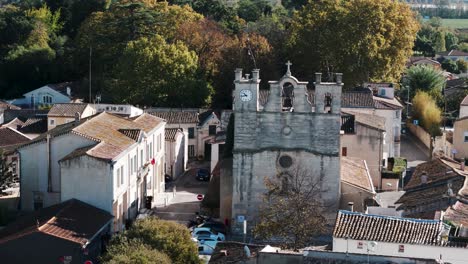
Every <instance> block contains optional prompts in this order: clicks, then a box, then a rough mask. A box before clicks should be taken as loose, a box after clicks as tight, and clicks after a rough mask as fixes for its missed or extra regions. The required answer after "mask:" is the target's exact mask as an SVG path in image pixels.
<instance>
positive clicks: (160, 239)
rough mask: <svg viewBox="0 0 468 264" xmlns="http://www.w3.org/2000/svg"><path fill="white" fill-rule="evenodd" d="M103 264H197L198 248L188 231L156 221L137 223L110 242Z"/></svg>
mask: <svg viewBox="0 0 468 264" xmlns="http://www.w3.org/2000/svg"><path fill="white" fill-rule="evenodd" d="M102 260H103V262H104V263H142V264H143V263H148V264H149V263H161V264H165V263H176V264H177V263H180V264H198V263H200V259H199V258H198V250H197V245H196V243H194V242H193V241H192V240H191V235H190V232H189V230H188V229H187V228H186V227H185V226H182V225H180V224H177V223H175V222H172V221H165V220H160V219H157V218H153V217H150V218H146V219H141V220H137V221H136V222H135V223H134V224H133V225H132V227H130V229H129V230H127V231H125V232H124V233H123V234H121V235H118V236H116V237H114V238H113V239H112V240H111V243H110V246H109V248H108V250H107V253H106V254H105V255H104V256H103V257H102Z"/></svg>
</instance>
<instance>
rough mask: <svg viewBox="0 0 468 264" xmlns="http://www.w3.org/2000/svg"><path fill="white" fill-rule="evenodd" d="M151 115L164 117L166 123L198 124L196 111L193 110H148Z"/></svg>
mask: <svg viewBox="0 0 468 264" xmlns="http://www.w3.org/2000/svg"><path fill="white" fill-rule="evenodd" d="M148 113H149V114H151V115H154V116H157V117H159V118H162V119H165V120H166V121H167V123H168V124H179V123H180V124H191V123H197V124H198V112H195V111H176V110H174V111H167V112H148Z"/></svg>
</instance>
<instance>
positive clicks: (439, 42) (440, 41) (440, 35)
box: [434, 30, 447, 52]
mask: <svg viewBox="0 0 468 264" xmlns="http://www.w3.org/2000/svg"><path fill="white" fill-rule="evenodd" d="M434 49H435V51H436V52H442V51H446V50H447V49H446V48H445V33H444V32H443V31H440V30H439V31H437V33H436V34H435V36H434Z"/></svg>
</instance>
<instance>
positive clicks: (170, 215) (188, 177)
mask: <svg viewBox="0 0 468 264" xmlns="http://www.w3.org/2000/svg"><path fill="white" fill-rule="evenodd" d="M191 166H192V168H191V169H189V170H188V171H186V172H185V173H184V174H183V175H182V176H180V177H179V178H178V179H177V180H176V181H175V182H174V185H175V186H176V195H175V197H174V198H172V199H171V200H170V202H169V205H168V206H166V207H164V206H159V207H157V208H156V209H155V210H156V215H157V216H158V217H159V218H161V219H165V220H173V221H177V222H179V223H182V224H186V223H187V222H188V221H189V220H190V219H193V218H194V216H195V213H196V212H198V211H199V210H200V201H198V200H197V194H205V193H206V191H207V190H208V182H200V181H197V180H196V179H195V174H196V171H197V169H198V168H200V167H205V168H206V164H200V163H196V164H191Z"/></svg>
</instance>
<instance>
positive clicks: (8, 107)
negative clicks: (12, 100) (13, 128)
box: [0, 100, 21, 110]
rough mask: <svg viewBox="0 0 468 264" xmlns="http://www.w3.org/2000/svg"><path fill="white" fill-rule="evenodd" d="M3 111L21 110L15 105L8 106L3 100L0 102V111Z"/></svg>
mask: <svg viewBox="0 0 468 264" xmlns="http://www.w3.org/2000/svg"><path fill="white" fill-rule="evenodd" d="M2 109H3V110H4V109H15V110H19V109H21V108H20V107H18V106H16V105H12V104H9V103H8V102H5V101H3V100H0V110H2Z"/></svg>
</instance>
